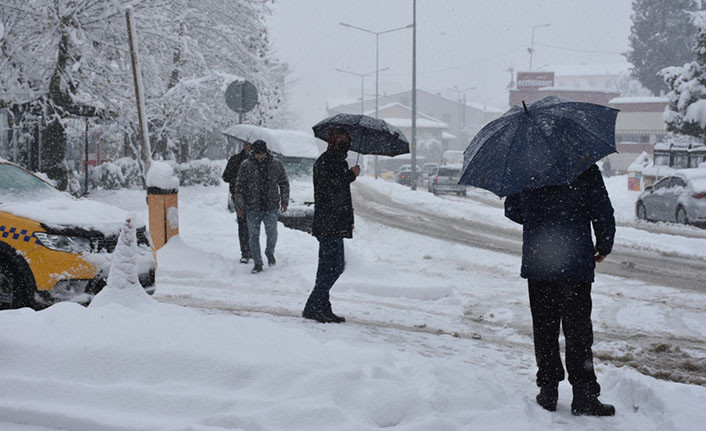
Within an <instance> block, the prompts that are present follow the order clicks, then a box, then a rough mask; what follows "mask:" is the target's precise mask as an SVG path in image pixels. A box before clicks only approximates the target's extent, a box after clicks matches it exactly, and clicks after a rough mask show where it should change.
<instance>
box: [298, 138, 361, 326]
mask: <svg viewBox="0 0 706 431" xmlns="http://www.w3.org/2000/svg"><path fill="white" fill-rule="evenodd" d="M350 146H351V137H350V135H349V134H348V132H347V131H346V130H345V129H343V128H334V129H331V131H330V132H329V138H328V149H327V150H326V151H325V152H324V153H323V154H322V155H321V156H320V157H319V158H318V159H317V160H316V163H314V222H313V224H312V235H314V236H315V237H316V239H317V240H318V241H319V266H318V269H317V270H316V284H315V285H314V290H312V292H311V294H310V295H309V299H308V300H307V301H306V305H305V306H304V311H303V312H302V316H303V317H304V318H306V319H312V320H316V321H317V322H321V323H343V322H345V321H346V319H345V318H344V317H341V316H338V315H336V314H335V313H334V312H333V310H332V308H331V301H330V299H329V291H330V290H331V287H333V285H334V283H336V280H338V277H340V275H341V274H342V273H343V269H344V267H345V256H344V251H343V239H344V238H352V237H353V224H354V218H353V200H352V198H351V187H350V185H351V183H352V182H353V181H355V179H356V177H358V175H360V166H358V165H356V166H353V167H352V168H350V169H349V168H348V162H346V157H347V156H348V149H349V148H350Z"/></svg>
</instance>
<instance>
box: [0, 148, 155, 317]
mask: <svg viewBox="0 0 706 431" xmlns="http://www.w3.org/2000/svg"><path fill="white" fill-rule="evenodd" d="M126 216H127V213H126V212H124V211H123V210H121V209H120V208H117V207H114V206H112V205H108V204H104V203H101V202H96V201H90V200H86V199H75V198H73V197H72V196H71V195H69V194H67V193H64V192H61V191H59V190H57V189H55V188H54V187H53V186H52V185H50V184H49V183H48V182H46V181H44V180H43V179H41V178H39V177H37V176H35V175H34V174H32V173H30V172H29V171H26V170H24V169H22V168H21V167H19V166H17V165H15V164H13V163H10V162H7V161H4V160H0V309H7V308H19V307H24V306H30V307H35V308H41V307H43V306H46V305H50V304H52V303H54V302H58V301H75V302H80V303H88V302H90V300H91V299H92V298H93V296H94V295H95V294H96V293H98V292H99V291H100V290H101V289H102V288H103V287H104V286H105V284H106V281H107V277H108V273H109V272H110V265H111V261H112V255H111V253H112V252H113V250H114V249H115V247H116V245H117V243H118V235H119V233H120V229H121V227H122V226H123V223H124V222H125V217H126ZM136 231H137V244H138V246H137V267H138V278H139V282H140V284H141V285H142V287H143V288H144V289H145V291H146V292H147V293H149V294H152V293H154V290H155V266H156V253H155V251H154V248H153V246H152V240H151V239H150V237H149V234H148V233H147V230H146V227H145V225H144V224H139V225H138V226H137V229H136Z"/></svg>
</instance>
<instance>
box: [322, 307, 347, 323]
mask: <svg viewBox="0 0 706 431" xmlns="http://www.w3.org/2000/svg"><path fill="white" fill-rule="evenodd" d="M326 315H327V316H328V317H329V319H331V321H332V322H333V323H345V322H346V318H345V317H343V316H338V315H336V314H334V312H333V311H331V310H328V311H327V312H326Z"/></svg>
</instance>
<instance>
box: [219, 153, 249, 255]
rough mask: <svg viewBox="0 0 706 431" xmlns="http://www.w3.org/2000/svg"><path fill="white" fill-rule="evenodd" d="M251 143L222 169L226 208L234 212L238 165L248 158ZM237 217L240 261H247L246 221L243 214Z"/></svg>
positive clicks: (247, 238)
mask: <svg viewBox="0 0 706 431" xmlns="http://www.w3.org/2000/svg"><path fill="white" fill-rule="evenodd" d="M251 149H252V145H250V142H246V143H244V144H243V149H242V151H240V152H239V153H238V154H236V155H234V156H232V157H231V158H230V159H228V164H227V165H226V168H225V170H224V171H223V181H225V182H227V183H228V189H229V191H230V196H229V199H228V210H230V212H236V208H235V182H236V181H237V180H238V171H239V170H240V165H241V164H242V163H243V162H244V161H245V159H247V158H248V155H249V154H250V150H251ZM237 219H238V239H239V240H240V263H248V261H249V260H250V258H251V254H250V238H249V237H248V222H247V218H246V216H245V214H243V216H242V217H241V216H237Z"/></svg>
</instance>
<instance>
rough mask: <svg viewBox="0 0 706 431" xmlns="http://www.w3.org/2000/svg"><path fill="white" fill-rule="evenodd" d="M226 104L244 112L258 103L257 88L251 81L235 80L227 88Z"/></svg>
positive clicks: (240, 112) (239, 112) (241, 112)
mask: <svg viewBox="0 0 706 431" xmlns="http://www.w3.org/2000/svg"><path fill="white" fill-rule="evenodd" d="M226 105H228V107H229V108H230V109H232V110H233V111H235V112H237V113H238V114H244V113H246V112H249V111H250V110H252V109H253V108H254V107H255V105H257V88H255V86H254V85H253V84H252V83H251V82H250V81H233V82H231V83H230V85H228V88H227V89H226Z"/></svg>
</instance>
